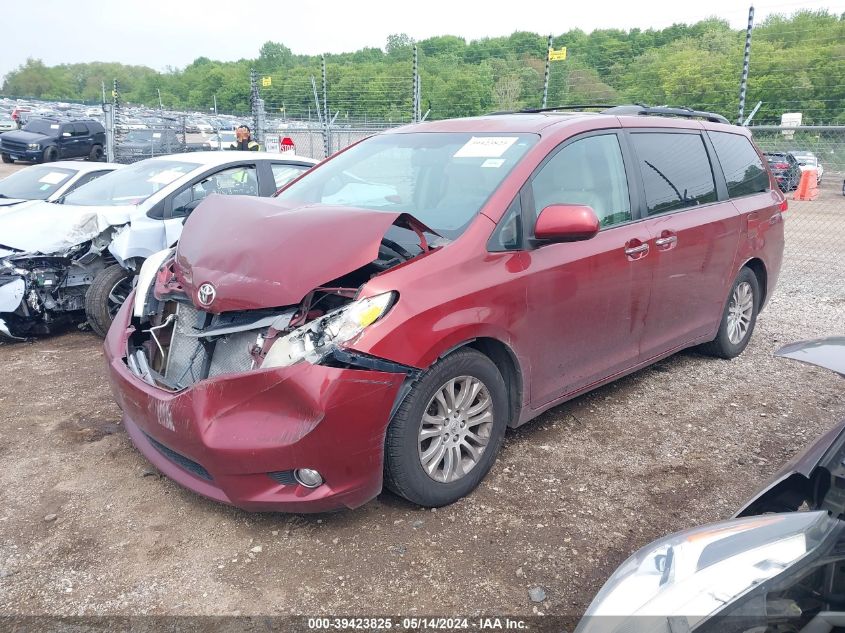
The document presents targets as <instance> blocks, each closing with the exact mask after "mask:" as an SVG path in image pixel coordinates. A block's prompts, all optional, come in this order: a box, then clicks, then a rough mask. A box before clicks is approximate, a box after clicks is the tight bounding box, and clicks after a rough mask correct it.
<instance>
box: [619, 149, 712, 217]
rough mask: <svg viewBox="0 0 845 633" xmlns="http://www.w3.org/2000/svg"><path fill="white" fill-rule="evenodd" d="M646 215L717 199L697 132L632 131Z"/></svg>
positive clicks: (709, 169) (704, 150) (705, 153)
mask: <svg viewBox="0 0 845 633" xmlns="http://www.w3.org/2000/svg"><path fill="white" fill-rule="evenodd" d="M631 140H632V142H633V144H634V149H635V150H636V152H637V160H638V162H639V165H640V171H641V172H642V175H643V184H644V185H645V198H646V204H647V206H648V214H649V215H657V214H659V213H668V212H670V211H677V210H678V209H685V208H687V207H694V206H696V205H699V204H706V203H708V202H715V201H716V183H715V180H714V179H713V170H712V168H711V167H710V160H709V159H708V158H707V150H706V149H705V148H704V140H703V139H702V138H701V136H700V135H699V134H666V133H660V132H655V133H651V132H647V133H633V134H631Z"/></svg>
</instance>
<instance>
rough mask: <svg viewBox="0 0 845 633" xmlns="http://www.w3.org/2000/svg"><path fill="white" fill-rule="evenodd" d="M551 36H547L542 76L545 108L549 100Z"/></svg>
mask: <svg viewBox="0 0 845 633" xmlns="http://www.w3.org/2000/svg"><path fill="white" fill-rule="evenodd" d="M552 44H553V41H552V36H551V35H549V45H548V46H547V48H546V73H545V74H544V75H543V105H542V106H541V107H543V108H545V107H546V104H547V103H548V100H549V71H550V70H551V63H552V60H551V57H552Z"/></svg>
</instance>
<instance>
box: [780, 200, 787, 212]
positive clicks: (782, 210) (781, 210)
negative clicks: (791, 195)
mask: <svg viewBox="0 0 845 633" xmlns="http://www.w3.org/2000/svg"><path fill="white" fill-rule="evenodd" d="M788 208H789V202H788V201H787V200H786V198H784V199H783V201H782V202H781V203H780V206H779V207H778V209H779V210H780V212H781V213H783V212H784V211H786V210H787V209H788Z"/></svg>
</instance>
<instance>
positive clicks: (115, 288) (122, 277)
mask: <svg viewBox="0 0 845 633" xmlns="http://www.w3.org/2000/svg"><path fill="white" fill-rule="evenodd" d="M133 277H134V275H133V273H132V271H131V270H126V269H125V268H124V267H123V266H121V265H120V264H112V265H111V266H109V267H108V268H105V269H103V270H101V271H100V273H99V274H98V275H97V276H96V277H94V281H93V282H92V283H91V286H90V287H89V288H88V292H86V293H85V316H86V317H88V323H89V325H90V326H91V329H92V330H94V332H96V333H97V334H98V335H99V336H102V337H103V338H105V336H106V334H107V333H108V331H109V327H111V323H112V321H113V320H114V317H115V316H116V315H117V311H118V310H120V306H122V305H123V303H124V301H126V297H128V296H129V293H130V292H132V278H133Z"/></svg>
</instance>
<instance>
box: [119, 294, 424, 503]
mask: <svg viewBox="0 0 845 633" xmlns="http://www.w3.org/2000/svg"><path fill="white" fill-rule="evenodd" d="M132 303H133V302H132V301H131V300H129V301H126V303H124V305H123V307H122V309H121V311H120V313H119V314H118V315H117V317H116V319H115V324H114V326H113V327H112V328H111V330H110V332H109V335H108V337H107V338H106V342H105V353H106V358H107V362H108V370H109V380H110V383H111V387H112V391H113V392H114V395H115V398H116V399H117V401H118V403H119V405H120V407H121V409H122V410H123V420H124V423H125V425H126V428H127V431H128V433H129V435H130V437H131V439H132V441H133V443H134V444H135V446H136V447H137V448H138V449H139V450H140V451H141V453H143V454H144V456H145V457H146V458H147V459H148V460H149V461H151V462H152V463H153V464H154V465H155V466H156V467H157V468H158V469H159V470H160V471H161V472H162V473H164V474H165V475H167V476H168V477H170V478H171V479H173V480H174V481H176V482H177V483H179V484H181V485H183V486H185V487H186V488H189V489H191V490H193V491H195V492H197V493H199V494H202V495H204V496H206V497H210V498H212V499H215V500H217V501H221V502H224V503H228V504H232V505H234V506H237V507H239V508H242V509H244V510H250V511H286V512H322V511H329V510H335V509H339V508H355V507H357V506H360V505H361V504H363V503H365V502H367V501H369V500H370V499H372V498H373V497H375V496H376V495H377V494H378V493H379V492H380V491H381V486H382V462H383V451H384V435H385V431H386V428H387V424H388V422H389V420H390V415H391V411H392V409H393V407H394V406H395V404H396V401H397V399H398V398H399V397H400V391H401V390H402V386H403V384H404V383H405V382H406V380H408V374H407V373H406V372H403V371H402V368H401V367H400V366H394V365H392V364H390V363H387V362H384V363H383V365H379V362H378V359H374V361H373V363H371V366H370V367H369V368H363V367H353V366H351V365H349V364H346V365H345V366H343V367H330V366H324V365H317V364H311V363H309V362H307V361H303V362H300V363H297V364H295V365H292V366H289V367H282V368H274V369H264V370H261V369H259V370H251V371H245V372H242V373H227V374H222V375H218V376H213V377H210V378H206V379H204V380H200V381H198V382H195V383H194V384H192V385H191V386H189V387H187V388H186V389H183V390H181V391H167V390H165V389H162V388H160V387H156V386H154V385H152V384H149V382H148V381H145V380H144V379H142V378H141V377H139V376H138V375H136V374H135V373H133V372H132V371H131V370H130V368H129V367H128V365H127V354H128V340H129V337H130V336H131V334H132V333H133V331H134V328H133V327H132V326H131V325H130V324H129V322H130V315H131V311H132ZM391 369H392V370H394V371H386V370H391ZM299 468H311V469H314V470H317V471H319V472H320V474H321V475H322V477H323V480H324V483H323V484H322V485H320V486H318V487H316V488H306V487H304V486H302V485H300V484H299V483H297V481H296V479H295V478H294V477H293V472H294V471H295V470H296V469H299Z"/></svg>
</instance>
